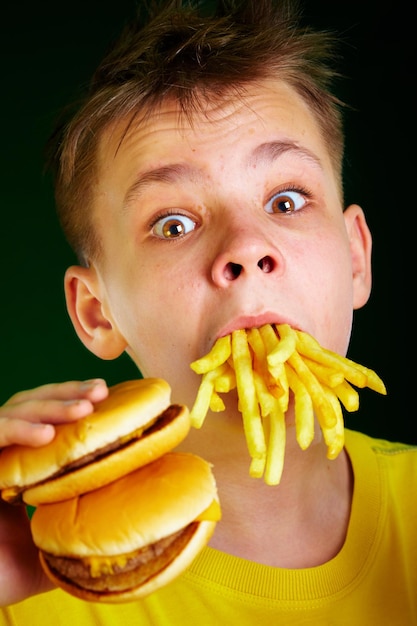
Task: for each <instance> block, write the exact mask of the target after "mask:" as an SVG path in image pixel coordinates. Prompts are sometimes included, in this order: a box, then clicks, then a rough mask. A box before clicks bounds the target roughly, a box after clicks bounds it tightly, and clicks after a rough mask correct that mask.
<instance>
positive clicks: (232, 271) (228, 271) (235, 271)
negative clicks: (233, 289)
mask: <svg viewBox="0 0 417 626" xmlns="http://www.w3.org/2000/svg"><path fill="white" fill-rule="evenodd" d="M241 272H242V266H241V265H239V263H228V264H227V265H226V268H225V272H224V275H225V278H226V279H227V280H235V278H237V277H238V276H240V273H241Z"/></svg>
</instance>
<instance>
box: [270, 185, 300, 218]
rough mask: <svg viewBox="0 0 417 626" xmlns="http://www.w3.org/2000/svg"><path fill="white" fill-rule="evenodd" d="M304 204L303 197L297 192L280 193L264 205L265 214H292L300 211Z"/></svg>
mask: <svg viewBox="0 0 417 626" xmlns="http://www.w3.org/2000/svg"><path fill="white" fill-rule="evenodd" d="M305 203H306V198H305V196H304V195H303V194H302V193H300V192H299V191H290V190H286V191H280V192H279V193H276V194H274V195H273V196H272V198H271V199H270V200H268V202H267V203H266V204H265V207H264V208H265V211H266V212H267V213H293V212H294V211H298V210H299V209H302V208H303V206H304V205H305Z"/></svg>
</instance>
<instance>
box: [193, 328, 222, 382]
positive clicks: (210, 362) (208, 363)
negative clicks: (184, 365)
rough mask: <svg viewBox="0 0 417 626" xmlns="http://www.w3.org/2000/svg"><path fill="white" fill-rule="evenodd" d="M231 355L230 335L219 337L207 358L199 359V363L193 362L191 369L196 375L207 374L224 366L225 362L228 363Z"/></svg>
mask: <svg viewBox="0 0 417 626" xmlns="http://www.w3.org/2000/svg"><path fill="white" fill-rule="evenodd" d="M230 354H231V339H230V335H225V336H224V337H219V339H217V341H216V343H215V344H214V346H213V347H212V349H211V350H210V352H209V353H208V354H207V355H206V356H204V357H202V358H201V359H198V360H197V361H193V363H191V365H190V367H191V369H192V370H194V372H195V373H196V374H205V373H206V372H209V371H210V370H213V369H215V368H216V367H218V366H219V365H222V364H223V363H224V362H225V361H227V359H228V358H229V356H230Z"/></svg>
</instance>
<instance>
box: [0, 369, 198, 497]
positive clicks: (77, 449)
mask: <svg viewBox="0 0 417 626" xmlns="http://www.w3.org/2000/svg"><path fill="white" fill-rule="evenodd" d="M170 398H171V387H170V386H169V384H168V383H167V382H166V381H165V380H162V379H159V378H145V379H139V380H132V381H126V382H122V383H120V384H118V385H114V386H113V387H111V388H110V390H109V395H108V397H107V398H106V399H105V400H103V401H101V402H99V403H97V404H96V405H95V408H94V412H93V413H91V414H90V415H88V416H87V417H84V418H82V419H80V420H78V421H75V422H67V423H65V424H59V425H57V426H55V429H56V434H55V437H54V439H53V440H52V441H51V442H50V443H48V444H46V445H45V446H42V447H40V448H33V447H31V446H22V445H13V446H9V447H7V448H4V449H3V450H2V451H1V453H0V491H1V497H2V499H3V500H5V501H6V502H10V503H26V504H29V505H33V506H37V505H39V504H42V503H51V502H55V501H58V500H65V499H67V498H73V497H75V496H77V495H79V494H81V493H84V492H86V491H91V490H93V489H97V488H100V487H102V486H104V485H106V484H107V483H109V482H111V481H113V480H116V479H118V478H120V477H121V476H123V475H124V474H126V473H128V472H131V471H133V470H135V469H137V468H138V467H141V466H142V465H145V464H147V463H150V462H151V461H153V460H155V459H157V458H158V457H159V456H161V455H163V454H165V452H167V451H169V450H172V449H173V448H174V447H175V446H176V445H177V444H178V443H180V441H182V440H183V439H184V438H185V437H186V435H187V434H188V432H189V429H190V417H189V411H188V408H187V407H186V406H183V405H178V404H173V405H172V404H171V400H170Z"/></svg>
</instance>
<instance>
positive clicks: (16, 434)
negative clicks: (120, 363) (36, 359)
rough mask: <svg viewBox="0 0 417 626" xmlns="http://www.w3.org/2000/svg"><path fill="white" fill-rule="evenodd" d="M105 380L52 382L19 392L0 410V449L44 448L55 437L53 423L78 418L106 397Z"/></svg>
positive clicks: (88, 412) (86, 413) (90, 410)
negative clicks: (5, 447) (19, 445)
mask: <svg viewBox="0 0 417 626" xmlns="http://www.w3.org/2000/svg"><path fill="white" fill-rule="evenodd" d="M107 394H108V388H107V385H106V383H105V381H104V380H102V379H94V380H88V381H84V382H81V381H71V382H65V383H52V384H49V385H43V386H42V387H37V388H35V389H30V390H28V391H20V392H19V393H16V394H15V395H14V396H12V397H11V398H10V400H8V401H7V402H6V404H4V405H3V406H1V407H0V448H2V447H4V446H9V445H12V444H15V443H17V444H24V445H29V446H35V447H36V446H42V445H45V444H46V443H48V442H49V441H51V440H52V439H53V438H54V434H55V429H54V426H53V425H54V424H59V423H61V422H68V421H72V420H76V419H79V418H80V417H84V416H86V415H88V414H90V413H91V412H92V411H93V407H94V403H95V402H98V401H100V400H103V399H104V398H106V396H107Z"/></svg>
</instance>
